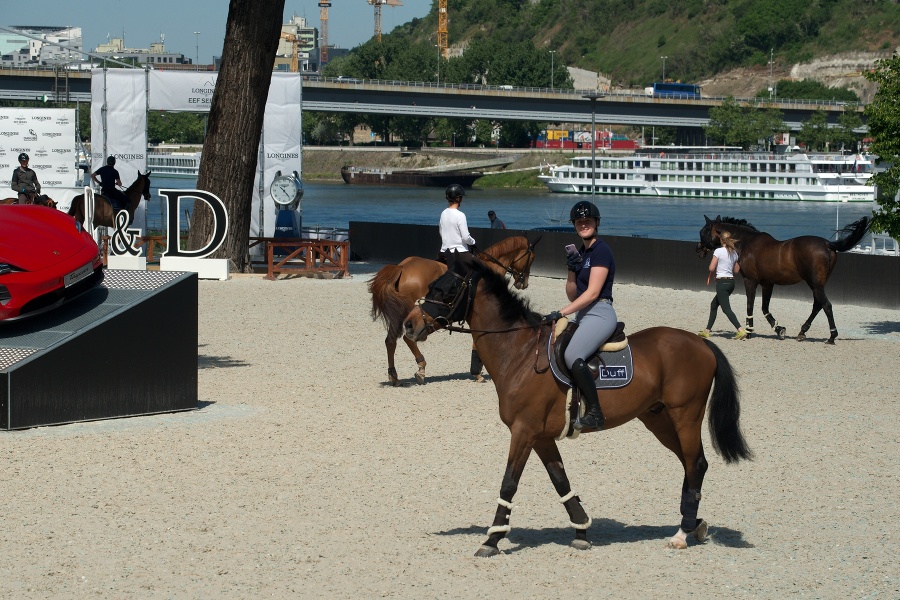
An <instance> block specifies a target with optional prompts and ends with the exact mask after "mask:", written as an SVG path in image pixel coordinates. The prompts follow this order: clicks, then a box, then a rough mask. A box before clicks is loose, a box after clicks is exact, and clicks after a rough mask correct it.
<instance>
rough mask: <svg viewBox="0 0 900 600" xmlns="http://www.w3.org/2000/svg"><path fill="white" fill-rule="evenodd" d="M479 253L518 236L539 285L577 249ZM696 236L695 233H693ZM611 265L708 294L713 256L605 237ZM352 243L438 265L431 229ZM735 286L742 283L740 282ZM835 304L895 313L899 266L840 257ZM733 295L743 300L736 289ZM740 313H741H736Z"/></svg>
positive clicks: (365, 251) (353, 229)
mask: <svg viewBox="0 0 900 600" xmlns="http://www.w3.org/2000/svg"><path fill="white" fill-rule="evenodd" d="M470 231H471V233H472V237H474V238H475V241H476V242H478V247H479V248H481V249H484V248H487V247H488V246H490V245H491V244H493V243H495V242H498V241H500V240H502V239H504V238H506V237H509V236H514V235H524V236H526V237H527V238H528V239H529V240H531V241H534V240H535V239H537V238H538V237H539V236H540V241H539V242H538V244H537V246H536V250H537V257H536V258H535V261H534V265H533V266H532V269H531V272H532V274H534V275H537V276H540V277H558V278H560V279H562V278H564V277H565V276H566V261H565V250H564V249H563V248H564V247H565V245H566V244H573V243H574V244H580V241H579V239H578V236H576V235H575V233H574V231H573V232H572V233H566V232H562V231H537V230H528V231H522V230H515V229H481V228H471V230H470ZM698 232H699V228H698ZM603 239H604V240H605V241H606V242H607V243H608V244H609V245H610V247H611V248H612V251H613V255H614V256H615V259H616V282H617V283H633V284H636V285H647V286H652V287H661V288H672V289H679V290H695V291H703V290H706V291H713V288H712V286H710V287H707V285H706V274H707V269H708V268H709V261H710V259H711V258H712V255H707V257H706V258H705V259H702V260H701V259H700V258H698V257H697V254H696V251H695V250H696V247H697V244H696V243H695V242H682V241H676V240H656V239H649V238H633V237H616V236H603ZM350 242H351V250H352V252H353V255H354V258H355V259H357V260H363V261H369V262H383V263H398V262H400V261H401V260H403V259H404V258H406V257H407V256H421V257H424V258H432V259H433V258H436V257H437V253H438V250H440V245H441V238H440V235H439V234H438V228H437V226H436V225H401V224H397V223H370V222H365V221H351V222H350ZM738 278H740V275H738ZM826 292H827V293H828V298H829V300H831V302H832V303H833V304H853V305H857V306H872V307H876V308H888V309H897V308H900V258H897V257H892V256H869V255H864V254H850V253H847V252H844V253H841V254H840V255H839V256H838V261H837V266H836V267H835V269H834V273H832V275H831V279H829V281H828V286H827V287H826ZM735 293H736V294H743V285H742V284H741V283H740V282H739V283H738V285H737V288H736V290H735ZM756 296H757V300H756V310H755V311H754V314H756V315H760V316H761V310H760V304H761V301H762V290H757V294H756ZM772 297H773V299H778V298H790V299H794V300H808V301H809V302H810V308H812V292H811V291H810V289H809V287H808V286H807V285H806V284H805V283H803V282H801V283H798V284H795V285H791V286H776V287H775V290H774V292H773V294H772ZM739 312H743V311H739Z"/></svg>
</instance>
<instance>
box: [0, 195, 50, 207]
mask: <svg viewBox="0 0 900 600" xmlns="http://www.w3.org/2000/svg"><path fill="white" fill-rule="evenodd" d="M18 203H19V198H18V196H17V197H15V198H4V199H3V200H0V204H18ZM25 204H37V205H38V206H46V207H47V208H56V205H57V202H56V200H54V199H53V198H51V197H50V196H48V195H47V194H34V196H33V197H32V200H31V202H26V203H25Z"/></svg>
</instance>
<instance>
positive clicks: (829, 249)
mask: <svg viewBox="0 0 900 600" xmlns="http://www.w3.org/2000/svg"><path fill="white" fill-rule="evenodd" d="M704 218H705V219H706V225H704V226H703V229H701V230H700V243H699V244H697V256H699V257H700V258H705V257H706V255H707V253H708V252H709V251H710V250H715V249H716V248H718V247H720V246H721V245H722V242H721V241H720V238H719V234H720V233H721V232H723V231H727V232H728V233H729V234H731V237H732V238H733V239H734V249H735V250H736V251H737V253H738V263H739V264H740V266H741V270H740V274H741V275H742V276H743V278H744V290H745V291H746V293H747V323H746V326H745V329H746V330H747V332H748V333H750V334H751V335H750V337H752V333H753V303H754V301H755V300H756V288H757V286H762V293H763V295H762V313H763V316H764V317H765V318H766V321H768V322H769V325H771V326H772V329H774V330H775V334H776V335H777V336H778V338H779V339H782V340H783V339H784V336H785V333H786V332H787V329H785V328H784V327H782V326H780V325H778V321H776V320H775V317H773V316H772V315H771V313H769V300H771V299H772V288H773V287H775V286H776V285H792V284H794V283H798V282H800V281H805V282H806V285H808V286H809V289H811V290H812V293H813V307H812V312H811V313H810V315H809V318H808V319H807V320H806V322H805V323H804V324H803V326H802V327H801V328H800V333H799V334H798V335H797V341H803V340H805V339H806V332H807V331H809V328H810V326H811V325H812V322H813V319H815V318H816V315H818V314H819V311H820V310H824V311H825V316H826V317H828V327H829V328H830V329H831V337H830V338H828V339H827V340H826V341H825V343H826V344H834V340H835V338H836V337H837V336H838V331H837V327H835V324H834V314H833V313H832V310H831V302H830V301H829V300H828V297H827V296H826V295H825V284H826V283H827V282H828V278H829V277H830V276H831V272H832V271H834V266H835V265H836V264H837V253H838V252H846V251H847V250H849V249H850V248H852V247H853V246H855V245H856V244H858V243H859V241H860V240H861V239H862V238H863V236H864V235H865V234H866V232H867V231H868V230H869V225H870V223H869V218H868V217H863V218H861V219H859V220H858V221H855V222H853V223H851V224H850V225H847V226H846V227H844V228H843V229H842V230H841V234H842V235H841V237H839V238H838V239H837V240H835V241H833V242H830V241H828V240H826V239H825V238H821V237H817V236H813V235H804V236H800V237H795V238H791V239H789V240H786V241H783V242H781V241H778V240H776V239H775V238H773V237H772V236H771V235H769V234H768V233H764V232H762V231H758V230H757V229H756V228H755V227H754V226H753V225H751V224H750V223H748V222H747V221H745V220H744V219H734V218H731V217H724V218H722V217H716V219H715V220H712V219H710V218H709V217H707V216H705V215H704Z"/></svg>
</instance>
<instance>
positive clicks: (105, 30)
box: [5, 0, 432, 64]
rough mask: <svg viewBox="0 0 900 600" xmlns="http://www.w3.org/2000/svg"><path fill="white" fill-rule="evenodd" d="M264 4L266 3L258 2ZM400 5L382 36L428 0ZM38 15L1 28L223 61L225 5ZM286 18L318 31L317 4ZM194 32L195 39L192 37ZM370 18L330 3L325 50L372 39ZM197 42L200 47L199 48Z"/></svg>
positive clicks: (54, 5) (54, 1)
mask: <svg viewBox="0 0 900 600" xmlns="http://www.w3.org/2000/svg"><path fill="white" fill-rule="evenodd" d="M260 1H265V0H260ZM401 1H402V2H403V6H396V7H391V6H383V7H382V9H381V31H382V33H389V32H390V31H391V30H392V29H393V28H394V27H396V26H398V25H402V24H403V23H406V22H408V21H411V20H412V19H414V18H417V17H418V18H421V17H424V16H425V15H426V14H428V11H429V10H430V8H431V4H432V0H401ZM38 7H39V10H27V11H24V12H21V11H20V12H18V13H17V14H18V15H20V16H13V14H12V13H10V12H9V11H6V12H7V16H6V20H8V19H10V18H12V19H13V20H12V21H9V22H7V23H5V25H6V26H28V25H45V26H57V25H58V26H62V27H66V26H70V27H81V33H82V39H83V47H84V50H86V51H92V50H94V48H96V47H97V46H98V45H100V44H103V43H106V40H107V35H108V36H109V37H110V38H114V37H122V33H123V31H124V34H125V46H126V47H128V48H149V47H150V44H151V43H152V42H158V41H159V40H160V34H165V36H166V38H165V40H166V41H165V43H166V50H167V51H168V52H177V53H181V54H184V55H185V56H186V57H188V58H191V59H196V56H197V52H198V45H199V54H200V64H209V63H211V62H212V57H213V56H222V42H223V40H224V38H225V21H226V20H227V18H228V0H178V1H176V0H150V1H149V2H139V1H136V0H88V2H73V1H72V0H42V1H41V2H39V3H37V4H35V5H34V8H38ZM291 15H299V16H305V17H306V19H307V21H308V22H309V24H310V25H312V26H313V27H319V4H318V0H285V3H284V22H287V21H288V20H290V18H291ZM196 31H199V32H200V34H199V35H195V33H194V32H196ZM374 31H375V13H374V9H373V8H372V6H370V5H369V4H368V3H367V2H366V0H331V8H329V9H328V45H329V46H338V47H342V48H355V47H356V46H358V45H360V44H362V43H364V42H366V41H368V40H369V39H371V38H372V36H373V35H374ZM198 41H199V43H198Z"/></svg>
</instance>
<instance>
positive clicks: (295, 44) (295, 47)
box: [280, 31, 300, 73]
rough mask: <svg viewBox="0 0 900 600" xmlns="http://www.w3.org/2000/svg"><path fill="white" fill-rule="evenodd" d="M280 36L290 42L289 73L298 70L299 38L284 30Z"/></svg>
mask: <svg viewBox="0 0 900 600" xmlns="http://www.w3.org/2000/svg"><path fill="white" fill-rule="evenodd" d="M280 37H281V39H283V40H287V41H289V42H290V43H291V73H297V72H298V71H300V38H299V37H298V36H296V35H294V34H293V33H287V32H286V31H282V32H281V36H280Z"/></svg>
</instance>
